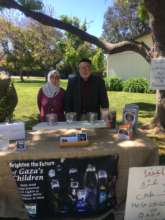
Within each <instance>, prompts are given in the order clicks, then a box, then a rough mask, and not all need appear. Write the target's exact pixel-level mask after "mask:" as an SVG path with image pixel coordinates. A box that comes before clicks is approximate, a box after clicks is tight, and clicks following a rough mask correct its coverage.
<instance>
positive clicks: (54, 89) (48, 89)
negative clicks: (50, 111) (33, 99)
mask: <svg viewBox="0 0 165 220" xmlns="http://www.w3.org/2000/svg"><path fill="white" fill-rule="evenodd" d="M52 75H60V74H59V72H58V71H57V70H51V71H50V72H49V73H48V82H47V83H46V84H45V85H44V86H43V87H42V91H43V93H44V95H46V96H47V97H48V98H52V97H54V96H56V95H57V94H58V93H59V92H60V87H59V85H58V86H55V85H54V84H53V83H52V82H51V76H52Z"/></svg>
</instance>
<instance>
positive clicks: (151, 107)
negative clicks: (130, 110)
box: [133, 102, 155, 112]
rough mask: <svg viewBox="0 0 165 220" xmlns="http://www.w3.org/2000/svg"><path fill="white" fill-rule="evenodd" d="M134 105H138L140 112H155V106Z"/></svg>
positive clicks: (143, 103)
mask: <svg viewBox="0 0 165 220" xmlns="http://www.w3.org/2000/svg"><path fill="white" fill-rule="evenodd" d="M133 104H136V105H138V106H139V110H140V111H149V112H150V111H155V104H152V103H145V102H136V103H133Z"/></svg>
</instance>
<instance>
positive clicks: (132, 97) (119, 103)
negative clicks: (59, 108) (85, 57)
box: [13, 77, 155, 129]
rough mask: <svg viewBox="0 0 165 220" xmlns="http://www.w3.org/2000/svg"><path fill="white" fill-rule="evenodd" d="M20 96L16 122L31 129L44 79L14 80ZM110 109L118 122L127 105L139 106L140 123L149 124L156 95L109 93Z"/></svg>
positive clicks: (16, 110)
mask: <svg viewBox="0 0 165 220" xmlns="http://www.w3.org/2000/svg"><path fill="white" fill-rule="evenodd" d="M13 82H14V85H15V88H16V90H17V94H18V97H19V99H18V105H17V107H16V109H15V112H14V120H23V121H26V124H27V128H28V129H30V128H31V127H32V125H33V124H35V123H36V122H37V120H38V114H39V112H38V108H37V103H36V98H37V93H38V90H39V88H40V87H41V86H42V85H43V84H44V83H45V81H44V78H43V77H30V78H27V79H25V81H24V82H21V81H20V80H19V78H14V79H13ZM61 86H62V87H63V88H64V89H65V88H66V86H67V80H61ZM108 97H109V103H110V109H115V110H116V111H117V120H118V122H119V121H121V120H122V111H123V107H124V105H125V104H127V103H135V104H137V105H139V107H140V112H139V119H138V121H139V123H140V124H145V123H148V122H149V121H150V120H151V118H152V117H153V115H154V109H155V95H154V94H143V93H127V92H108Z"/></svg>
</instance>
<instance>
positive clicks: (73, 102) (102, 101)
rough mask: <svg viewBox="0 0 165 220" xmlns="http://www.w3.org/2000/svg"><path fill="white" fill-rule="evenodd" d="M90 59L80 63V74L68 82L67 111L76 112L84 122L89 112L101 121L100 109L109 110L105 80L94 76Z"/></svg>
mask: <svg viewBox="0 0 165 220" xmlns="http://www.w3.org/2000/svg"><path fill="white" fill-rule="evenodd" d="M91 68H92V65H91V61H90V60H89V59H82V60H81V61H80V63H79V74H78V75H77V76H75V77H73V78H71V79H69V81H68V87H67V91H66V100H65V111H66V112H76V113H77V119H78V120H83V119H84V118H85V117H84V116H85V115H87V113H89V112H95V113H97V114H98V119H100V109H101V108H102V109H104V110H105V109H107V110H108V108H109V102H108V96H107V92H106V88H105V82H104V80H103V79H102V78H101V77H100V76H98V75H93V74H92V71H91Z"/></svg>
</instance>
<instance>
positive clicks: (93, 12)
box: [43, 0, 113, 37]
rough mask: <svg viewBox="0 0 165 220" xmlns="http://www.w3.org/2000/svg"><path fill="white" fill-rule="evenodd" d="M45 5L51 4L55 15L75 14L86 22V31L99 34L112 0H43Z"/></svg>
mask: <svg viewBox="0 0 165 220" xmlns="http://www.w3.org/2000/svg"><path fill="white" fill-rule="evenodd" d="M43 2H44V4H45V5H47V4H48V5H50V6H53V8H54V11H55V15H54V16H55V17H56V18H58V17H59V16H60V15H67V16H76V17H79V18H80V20H81V21H84V20H85V19H86V21H87V22H88V30H87V32H88V33H90V34H93V35H95V36H97V37H100V36H101V33H102V25H103V17H104V13H105V11H106V9H107V7H108V5H110V4H112V2H113V0H43Z"/></svg>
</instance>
